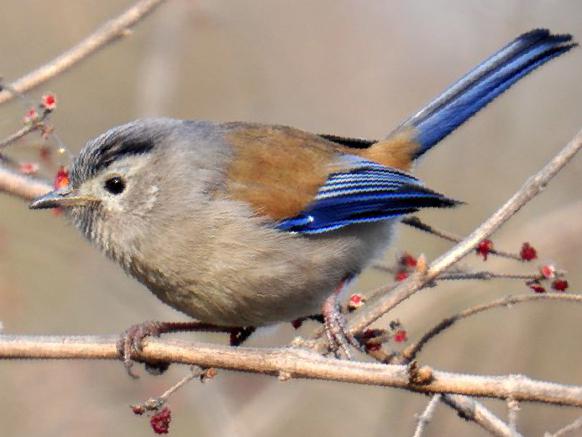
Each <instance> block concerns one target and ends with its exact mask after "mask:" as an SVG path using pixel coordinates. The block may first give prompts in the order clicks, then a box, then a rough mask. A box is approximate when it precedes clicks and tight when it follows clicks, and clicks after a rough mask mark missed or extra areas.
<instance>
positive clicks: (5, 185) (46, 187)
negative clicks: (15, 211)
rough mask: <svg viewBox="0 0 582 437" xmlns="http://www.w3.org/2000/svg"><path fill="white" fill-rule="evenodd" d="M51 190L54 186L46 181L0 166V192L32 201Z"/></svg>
mask: <svg viewBox="0 0 582 437" xmlns="http://www.w3.org/2000/svg"><path fill="white" fill-rule="evenodd" d="M51 190H52V186H51V185H50V184H49V183H48V182H46V181H44V180H41V179H37V178H33V177H31V176H25V175H22V174H20V173H17V172H16V171H14V170H11V169H8V168H6V167H4V166H1V165H0V192H5V193H7V194H10V195H12V196H15V197H18V198H20V199H24V200H29V201H30V200H32V199H35V198H37V197H39V196H42V195H44V194H46V193H48V192H49V191H51Z"/></svg>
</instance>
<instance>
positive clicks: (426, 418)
mask: <svg viewBox="0 0 582 437" xmlns="http://www.w3.org/2000/svg"><path fill="white" fill-rule="evenodd" d="M441 396H442V395H441V394H436V395H434V396H433V397H432V398H431V400H430V402H429V403H428V405H427V406H426V408H425V409H424V411H423V412H422V414H421V415H420V416H419V417H418V425H416V430H415V431H414V436H413V437H422V434H423V433H424V430H425V429H426V426H427V425H428V424H429V423H430V421H431V420H432V416H433V415H434V410H435V409H436V407H437V405H438V403H439V401H440V400H441Z"/></svg>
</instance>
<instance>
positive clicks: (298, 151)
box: [225, 125, 455, 234]
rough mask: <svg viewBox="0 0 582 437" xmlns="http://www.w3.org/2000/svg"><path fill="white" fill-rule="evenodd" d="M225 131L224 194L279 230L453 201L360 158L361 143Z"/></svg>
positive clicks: (291, 133) (287, 131)
mask: <svg viewBox="0 0 582 437" xmlns="http://www.w3.org/2000/svg"><path fill="white" fill-rule="evenodd" d="M226 136H227V142H228V143H229V144H230V145H232V147H233V157H232V161H231V164H230V166H229V168H228V169H227V174H226V181H227V182H226V187H225V190H226V195H227V196H228V197H229V198H232V199H236V200H240V201H243V202H245V203H247V204H249V205H250V206H251V207H252V208H253V209H254V210H255V211H256V212H257V213H258V214H259V215H263V216H267V217H269V218H270V219H272V220H273V222H274V223H275V224H276V226H277V227H278V228H279V229H281V230H285V231H293V232H300V233H305V234H315V233H322V232H327V231H331V230H333V229H338V228H341V227H344V226H347V225H350V224H354V223H363V222H371V221H380V220H386V219H389V218H393V217H397V216H400V215H403V214H408V213H411V212H415V211H417V210H418V209H419V208H423V207H443V206H452V205H454V204H455V202H454V201H453V200H450V199H448V198H446V197H445V196H443V195H441V194H438V193H435V192H433V191H431V190H429V189H427V188H425V187H424V186H423V185H422V184H421V182H420V181H419V180H418V179H416V178H415V177H413V176H411V175H410V174H408V173H405V172H403V171H401V170H398V169H396V168H391V167H388V166H385V165H381V164H379V163H376V162H374V161H371V160H370V159H366V158H365V154H364V153H365V152H364V150H365V149H361V152H360V150H358V149H354V148H351V147H348V146H345V145H342V144H338V143H334V142H332V141H329V140H326V139H325V138H322V137H320V136H318V135H314V134H310V133H306V132H303V131H300V130H297V129H293V128H287V127H279V126H262V125H232V127H231V128H230V129H229V131H228V133H227V134H226ZM359 153H361V154H362V155H364V156H357V154H359ZM395 162H396V161H395Z"/></svg>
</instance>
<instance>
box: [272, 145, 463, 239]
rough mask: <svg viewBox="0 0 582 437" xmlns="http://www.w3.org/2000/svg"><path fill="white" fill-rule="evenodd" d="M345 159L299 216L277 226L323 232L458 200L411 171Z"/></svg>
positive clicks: (452, 204) (398, 215) (291, 230)
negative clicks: (450, 197) (433, 189)
mask: <svg viewBox="0 0 582 437" xmlns="http://www.w3.org/2000/svg"><path fill="white" fill-rule="evenodd" d="M342 160H343V161H344V163H343V164H344V165H345V164H347V168H345V169H343V170H341V171H338V172H335V173H332V174H330V176H329V178H328V179H327V181H326V182H325V184H324V185H323V186H322V187H321V188H320V189H319V191H318V193H317V195H316V196H315V199H314V201H313V202H312V203H311V204H310V205H309V206H308V207H307V208H306V209H305V210H304V211H302V212H301V213H300V214H298V215H297V216H295V217H292V218H288V219H285V220H282V221H280V222H278V224H277V228H278V229H280V230H282V231H289V232H299V233H302V234H320V233H323V232H329V231H333V230H335V229H339V228H343V227H345V226H348V225H352V224H356V223H366V222H377V221H381V220H388V219H392V218H396V217H400V216H402V215H405V214H410V213H414V212H416V211H418V210H419V209H420V208H429V207H450V206H455V205H457V204H458V203H459V202H457V201H455V200H452V199H449V198H447V197H445V196H443V195H442V194H439V193H436V192H434V191H432V190H429V189H428V188H425V187H424V186H423V185H422V183H421V182H420V181H419V180H418V179H417V178H415V177H414V176H412V175H410V174H408V173H405V172H402V171H399V170H396V169H394V168H389V167H385V166H383V165H380V164H377V163H375V162H372V161H367V160H365V159H361V158H359V157H356V156H352V155H346V156H344V157H343V159H342Z"/></svg>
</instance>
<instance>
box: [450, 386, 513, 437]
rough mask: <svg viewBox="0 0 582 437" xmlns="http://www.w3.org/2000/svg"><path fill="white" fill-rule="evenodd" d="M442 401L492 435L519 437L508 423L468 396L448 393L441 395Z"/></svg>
mask: <svg viewBox="0 0 582 437" xmlns="http://www.w3.org/2000/svg"><path fill="white" fill-rule="evenodd" d="M442 401H443V403H444V404H446V405H448V406H450V407H451V408H454V409H455V410H456V411H457V412H458V413H459V416H460V417H461V418H463V419H465V420H470V421H472V422H475V423H476V424H477V425H479V426H480V427H481V428H483V429H484V430H486V431H488V432H489V433H491V434H492V435H495V436H499V437H521V434H519V433H514V432H512V430H511V428H510V427H509V425H507V424H506V423H505V422H503V421H502V420H501V419H499V418H498V417H497V416H496V415H495V414H493V413H492V412H491V411H489V410H488V409H487V408H485V406H483V404H481V403H480V402H477V401H476V400H474V399H472V398H470V397H468V396H461V395H452V394H448V395H444V396H443V397H442Z"/></svg>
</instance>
